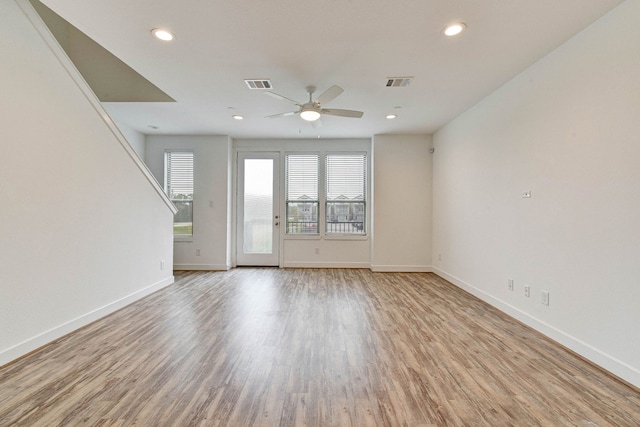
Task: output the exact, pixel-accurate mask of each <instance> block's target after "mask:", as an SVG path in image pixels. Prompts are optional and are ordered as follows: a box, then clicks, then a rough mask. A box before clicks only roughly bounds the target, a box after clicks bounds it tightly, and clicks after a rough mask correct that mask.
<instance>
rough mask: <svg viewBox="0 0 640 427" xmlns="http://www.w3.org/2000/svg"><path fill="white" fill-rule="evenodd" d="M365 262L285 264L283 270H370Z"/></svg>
mask: <svg viewBox="0 0 640 427" xmlns="http://www.w3.org/2000/svg"><path fill="white" fill-rule="evenodd" d="M370 267H371V265H370V264H369V263H367V262H285V264H284V268H370Z"/></svg>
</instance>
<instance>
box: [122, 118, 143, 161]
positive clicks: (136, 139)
mask: <svg viewBox="0 0 640 427" xmlns="http://www.w3.org/2000/svg"><path fill="white" fill-rule="evenodd" d="M116 125H117V126H118V129H120V132H122V135H123V136H124V137H125V138H126V139H127V141H128V142H129V145H131V148H133V149H134V151H135V152H136V154H137V155H138V157H139V158H140V159H141V160H144V157H145V155H144V144H145V136H144V134H142V133H140V132H138V131H137V130H135V129H133V128H131V127H129V126H127V125H125V124H124V123H116Z"/></svg>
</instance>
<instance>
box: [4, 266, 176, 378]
mask: <svg viewBox="0 0 640 427" xmlns="http://www.w3.org/2000/svg"><path fill="white" fill-rule="evenodd" d="M174 281H175V279H174V277H173V276H170V277H168V278H166V279H163V280H161V281H159V282H156V283H154V284H152V285H149V286H147V287H145V288H143V289H140V290H138V291H136V292H133V293H131V294H129V295H127V296H125V297H122V298H120V299H117V300H115V301H113V302H110V303H109V304H107V305H104V306H102V307H100V308H97V309H95V310H92V311H90V312H88V313H85V314H83V315H81V316H78V317H76V318H75V319H71V320H69V321H68V322H65V323H63V324H61V325H58V326H56V327H54V328H51V329H49V330H48V331H45V332H42V333H40V334H38V335H35V336H33V337H31V338H29V339H27V340H25V341H23V342H21V343H19V344H16V345H14V346H13V347H9V348H7V349H5V350H2V351H0V366H3V365H5V364H7V363H9V362H11V361H13V360H16V359H18V358H20V357H22V356H24V355H26V354H28V353H30V352H32V351H34V350H37V349H38V348H40V347H42V346H44V345H46V344H49V343H51V342H53V341H55V340H57V339H59V338H61V337H63V336H65V335H67V334H69V333H71V332H73V331H75V330H77V329H80V328H82V327H83V326H86V325H88V324H90V323H92V322H95V321H96V320H99V319H101V318H103V317H105V316H108V315H109V314H111V313H113V312H115V311H117V310H120V309H121V308H124V307H126V306H127V305H129V304H132V303H134V302H136V301H138V300H139V299H142V298H144V297H146V296H148V295H151V294H152V293H154V292H156V291H159V290H160V289H162V288H164V287H166V286H169V285H171V284H172V283H174Z"/></svg>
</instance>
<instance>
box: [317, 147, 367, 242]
mask: <svg viewBox="0 0 640 427" xmlns="http://www.w3.org/2000/svg"><path fill="white" fill-rule="evenodd" d="M325 178H326V184H325V192H326V232H327V233H328V234H330V233H338V234H365V229H366V227H365V212H366V209H365V207H366V205H365V203H366V194H367V156H366V154H365V153H361V154H327V156H326V174H325Z"/></svg>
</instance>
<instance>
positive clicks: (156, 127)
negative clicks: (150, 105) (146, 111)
mask: <svg viewBox="0 0 640 427" xmlns="http://www.w3.org/2000/svg"><path fill="white" fill-rule="evenodd" d="M147 127H148V128H149V129H153V130H157V129H159V128H158V126H156V125H147Z"/></svg>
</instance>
